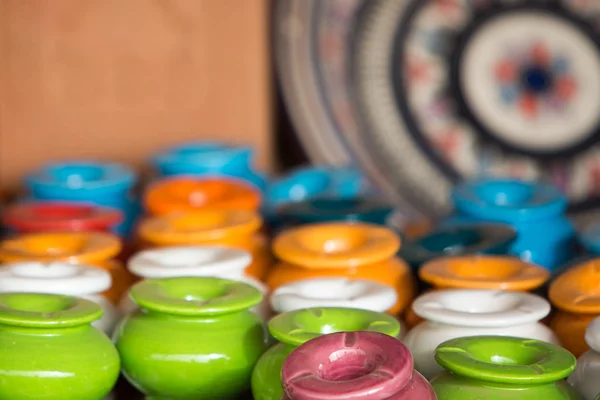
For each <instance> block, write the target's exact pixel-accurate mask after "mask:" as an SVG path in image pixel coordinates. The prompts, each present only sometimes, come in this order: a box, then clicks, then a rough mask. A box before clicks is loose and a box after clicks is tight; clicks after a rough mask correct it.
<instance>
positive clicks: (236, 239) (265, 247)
mask: <svg viewBox="0 0 600 400" xmlns="http://www.w3.org/2000/svg"><path fill="white" fill-rule="evenodd" d="M261 226H262V219H261V218H260V216H259V215H258V214H257V213H255V212H253V211H244V210H237V211H235V210H203V211H194V212H186V213H175V214H171V215H165V216H161V217H151V218H148V219H146V220H145V221H143V222H142V223H141V224H140V229H139V237H140V240H141V241H142V242H143V243H144V244H145V245H146V246H153V247H155V246H159V247H166V246H190V245H194V246H195V245H202V246H215V245H216V246H226V247H233V248H239V249H243V250H246V251H248V252H249V253H250V254H252V264H250V266H248V268H247V269H246V273H247V274H248V275H250V276H253V277H255V278H256V279H259V280H262V279H264V278H265V275H266V274H267V272H268V270H269V268H270V266H271V264H272V257H271V253H270V250H269V243H268V241H267V238H266V237H265V235H264V234H263V233H262V232H261V231H260V228H261Z"/></svg>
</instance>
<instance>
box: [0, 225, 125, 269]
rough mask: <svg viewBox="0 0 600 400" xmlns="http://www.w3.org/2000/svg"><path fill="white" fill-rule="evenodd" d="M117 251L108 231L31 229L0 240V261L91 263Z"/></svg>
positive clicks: (116, 243) (119, 248) (102, 259)
mask: <svg viewBox="0 0 600 400" xmlns="http://www.w3.org/2000/svg"><path fill="white" fill-rule="evenodd" d="M120 251H121V241H120V240H119V238H118V237H116V236H114V235H111V234H109V233H102V232H50V233H32V234H25V235H20V236H17V237H15V238H11V239H7V240H4V241H2V242H0V261H2V262H13V261H30V260H31V261H34V260H35V261H59V260H60V261H67V262H76V263H82V262H89V263H95V262H100V261H105V260H109V259H111V258H113V257H115V256H116V255H117V254H119V252H120Z"/></svg>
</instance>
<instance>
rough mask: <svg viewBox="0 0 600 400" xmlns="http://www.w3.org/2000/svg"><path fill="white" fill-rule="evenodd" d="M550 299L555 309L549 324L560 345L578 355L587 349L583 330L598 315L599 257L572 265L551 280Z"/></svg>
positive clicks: (599, 287)
mask: <svg viewBox="0 0 600 400" xmlns="http://www.w3.org/2000/svg"><path fill="white" fill-rule="evenodd" d="M548 298H549V299H550V302H551V303H552V304H553V305H554V306H555V307H556V308H557V309H558V311H557V312H556V313H555V314H554V316H553V317H552V320H551V322H550V327H551V328H552V330H554V332H555V333H556V335H557V336H558V338H559V339H560V341H561V343H562V345H563V346H564V347H565V348H566V349H567V350H569V351H570V352H571V353H573V354H574V355H575V356H579V355H581V354H583V353H584V352H585V351H587V350H588V348H589V347H588V345H587V343H586V342H585V329H586V327H587V325H588V324H589V322H591V321H592V320H593V319H594V318H596V317H598V316H600V258H597V259H593V260H590V261H587V262H585V263H583V264H580V265H578V266H575V267H573V268H571V269H569V270H568V271H566V272H565V273H563V274H562V275H560V276H559V277H558V278H556V279H555V280H554V282H552V284H551V285H550V289H549V291H548Z"/></svg>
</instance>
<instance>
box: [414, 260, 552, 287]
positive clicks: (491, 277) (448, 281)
mask: <svg viewBox="0 0 600 400" xmlns="http://www.w3.org/2000/svg"><path fill="white" fill-rule="evenodd" d="M419 277H420V278H421V279H422V280H424V281H425V282H428V283H430V284H432V285H434V286H436V287H443V288H457V289H495V290H518V291H529V290H533V289H535V288H538V287H540V286H541V285H543V284H544V282H546V281H547V280H548V279H549V278H550V273H549V272H548V271H547V270H545V269H544V268H542V267H540V266H538V265H535V264H532V263H528V262H525V261H522V260H520V259H519V258H516V257H510V256H494V255H467V256H454V257H453V256H450V257H441V258H436V259H434V260H432V261H429V262H427V263H425V264H424V265H423V266H422V267H421V268H420V270H419Z"/></svg>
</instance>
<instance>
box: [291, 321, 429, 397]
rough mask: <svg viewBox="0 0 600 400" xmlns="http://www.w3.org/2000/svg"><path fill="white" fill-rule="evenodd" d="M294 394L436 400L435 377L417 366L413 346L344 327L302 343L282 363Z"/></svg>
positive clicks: (372, 333) (302, 395)
mask: <svg viewBox="0 0 600 400" xmlns="http://www.w3.org/2000/svg"><path fill="white" fill-rule="evenodd" d="M281 376H282V383H283V388H284V390H285V393H286V395H287V398H288V399H292V400H334V399H364V400H380V399H395V400H403V399H406V400H409V399H419V400H434V399H436V396H435V393H434V392H433V389H432V387H431V386H430V385H429V383H428V382H427V381H426V380H425V378H423V376H421V375H420V374H419V373H418V372H416V371H414V369H413V358H412V355H411V353H410V351H409V350H408V348H407V347H406V346H405V345H404V344H402V343H401V342H400V341H399V340H398V339H396V338H394V337H391V336H388V335H385V334H382V333H378V332H339V333H333V334H329V335H324V336H320V337H317V338H315V339H312V340H309V341H308V342H306V343H304V344H303V345H301V346H299V347H298V348H296V349H295V350H294V351H293V352H292V353H291V354H290V355H289V356H288V358H287V359H286V361H285V363H284V364H283V369H282V373H281Z"/></svg>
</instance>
